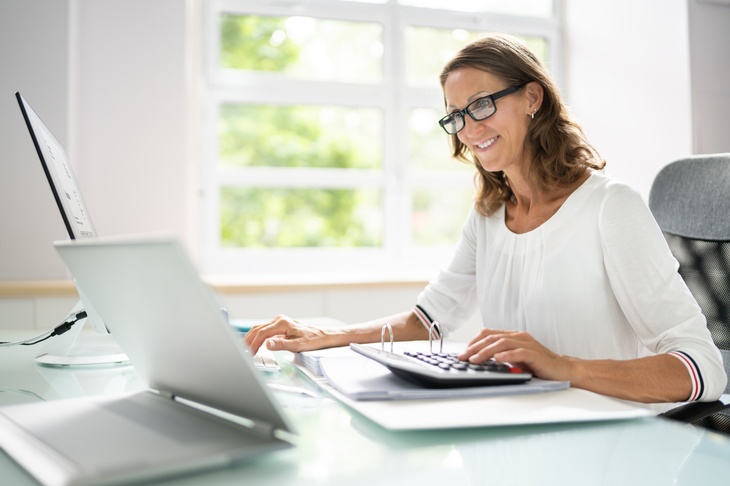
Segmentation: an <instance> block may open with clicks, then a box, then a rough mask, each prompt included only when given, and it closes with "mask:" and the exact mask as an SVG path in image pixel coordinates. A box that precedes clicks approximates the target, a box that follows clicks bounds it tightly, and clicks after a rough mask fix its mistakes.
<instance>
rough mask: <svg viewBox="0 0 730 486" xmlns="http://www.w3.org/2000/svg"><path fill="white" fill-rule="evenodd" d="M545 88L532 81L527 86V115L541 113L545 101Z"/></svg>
mask: <svg viewBox="0 0 730 486" xmlns="http://www.w3.org/2000/svg"><path fill="white" fill-rule="evenodd" d="M543 93H544V91H543V88H542V85H541V84H540V83H538V82H537V81H530V82H529V83H527V84H526V85H525V98H526V100H527V115H532V114H533V113H535V112H538V111H540V107H541V106H542V99H543Z"/></svg>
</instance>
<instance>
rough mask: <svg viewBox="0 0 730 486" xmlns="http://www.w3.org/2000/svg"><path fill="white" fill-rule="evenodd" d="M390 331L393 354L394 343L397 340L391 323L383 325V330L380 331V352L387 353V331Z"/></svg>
mask: <svg viewBox="0 0 730 486" xmlns="http://www.w3.org/2000/svg"><path fill="white" fill-rule="evenodd" d="M386 330H387V331H388V333H389V334H390V352H391V353H392V352H393V341H394V340H395V339H394V337H393V327H392V326H391V325H390V324H389V323H387V322H386V323H385V324H383V328H382V329H381V330H380V350H381V351H385V331H386Z"/></svg>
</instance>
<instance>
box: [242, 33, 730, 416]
mask: <svg viewBox="0 0 730 486" xmlns="http://www.w3.org/2000/svg"><path fill="white" fill-rule="evenodd" d="M441 85H442V89H443V93H444V101H445V104H446V111H447V115H446V116H445V117H444V118H442V119H441V120H440V121H439V124H440V125H441V126H442V128H443V129H444V130H445V131H446V132H447V133H448V134H449V135H450V136H451V142H452V147H453V153H454V156H456V157H457V158H460V159H463V160H467V161H471V162H473V163H474V165H475V167H476V169H477V175H476V181H477V186H478V195H477V198H476V202H475V205H474V208H473V209H472V210H471V211H470V213H469V215H468V217H467V220H466V222H465V224H464V227H463V230H462V236H461V239H460V241H459V243H458V245H457V248H456V251H455V255H454V257H453V259H452V261H451V263H450V264H449V266H448V267H447V268H446V269H444V270H443V271H442V272H441V273H440V274H439V276H438V277H437V278H436V279H435V280H434V281H432V282H431V283H429V285H428V286H427V287H426V289H425V290H424V291H423V292H422V293H421V295H419V297H418V301H417V305H416V307H415V308H413V309H412V310H410V311H408V312H404V313H401V314H397V315H394V316H388V317H387V318H384V319H379V320H376V321H372V322H367V323H363V324H359V325H355V326H348V327H343V328H338V329H326V330H325V329H318V328H314V327H311V326H305V325H302V324H300V323H298V322H297V321H294V320H292V319H290V318H287V317H285V316H278V317H277V318H275V319H274V320H272V321H271V322H269V323H266V324H262V325H259V326H256V327H254V328H253V329H252V330H251V332H249V333H248V335H247V336H246V342H247V344H248V345H249V346H250V347H251V349H252V351H254V352H255V351H256V350H258V348H259V347H260V346H261V345H262V343H263V342H264V341H266V340H268V341H267V347H269V348H270V349H273V350H280V349H285V350H290V351H303V350H309V349H316V348H323V347H332V346H343V345H347V344H348V343H351V342H376V341H379V340H380V336H381V328H382V325H383V323H384V322H386V321H387V322H388V323H390V325H391V326H392V328H393V331H394V335H395V338H396V339H398V340H415V339H427V338H428V332H429V327H430V325H431V323H432V322H433V321H434V320H436V321H438V322H439V323H440V325H441V327H442V328H443V330H444V331H445V333H446V334H447V335H448V332H449V331H451V330H453V329H454V328H456V327H458V326H459V325H461V324H463V323H464V322H466V321H467V319H468V318H469V317H470V316H471V315H472V314H473V312H474V311H475V310H476V309H477V308H479V310H480V312H481V316H482V319H483V322H484V326H485V328H484V329H483V330H482V331H480V332H479V333H478V335H477V336H476V337H475V338H474V339H473V340H472V341H471V342H470V343H469V345H468V346H467V348H466V349H465V350H464V352H463V353H462V354H461V355H460V358H461V359H464V360H469V361H471V362H482V361H484V360H487V359H489V358H492V357H494V358H495V359H497V360H499V361H506V362H510V363H515V364H519V365H520V366H521V367H523V368H527V369H529V370H530V371H531V372H532V373H533V374H534V375H535V376H537V377H539V378H544V379H550V380H566V381H570V382H571V385H572V386H574V387H578V388H584V389H586V390H591V391H594V392H597V393H601V394H604V395H609V396H613V397H617V398H622V399H627V400H633V401H639V402H677V401H687V400H715V399H717V397H719V395H720V394H721V393H722V392H723V390H724V388H725V384H726V379H727V378H726V375H725V372H724V370H723V366H722V361H721V357H720V354H719V351H718V350H717V348H716V347H715V346H714V344H713V343H712V340H711V338H710V334H709V332H708V330H707V328H706V324H705V318H704V316H703V315H702V313H701V311H700V309H699V307H698V305H697V303H696V301H695V300H694V298H693V297H692V295H691V294H690V293H689V291H688V289H687V287H686V286H685V284H684V282H683V281H682V279H681V277H680V276H679V274H678V273H677V263H676V260H675V259H674V258H673V257H672V255H671V253H670V251H669V249H668V247H667V244H666V242H665V240H664V237H663V235H662V234H661V231H660V230H659V228H658V226H657V225H656V223H655V221H654V219H653V217H652V215H651V213H650V212H649V209H648V208H647V206H646V205H645V203H644V202H643V200H642V199H641V197H640V196H639V194H638V193H637V192H636V191H634V190H633V189H631V188H630V187H628V186H626V185H624V184H621V183H619V182H617V181H615V180H612V179H610V178H608V177H606V176H605V175H603V174H602V173H601V172H600V170H601V169H602V168H603V166H604V162H603V161H602V160H601V159H600V158H599V156H598V155H597V153H596V151H595V150H594V149H593V147H591V145H590V144H589V143H588V142H587V141H586V140H585V139H584V136H583V132H582V130H581V129H580V127H579V126H578V125H577V124H576V123H575V122H573V121H572V120H571V119H570V116H569V114H568V113H567V109H566V107H565V106H564V105H563V104H562V102H561V100H560V95H559V91H558V89H557V87H556V86H555V85H554V83H553V82H552V81H551V79H550V77H549V76H548V74H547V72H546V70H545V69H544V67H543V66H542V65H541V64H540V62H539V60H538V59H537V58H536V57H535V56H534V54H532V53H531V52H530V51H529V49H528V48H527V47H526V46H525V45H524V44H522V43H521V42H519V41H518V40H516V39H514V38H512V37H510V36H505V35H491V36H488V37H485V38H483V39H480V40H478V41H475V42H473V43H471V44H469V45H467V46H466V47H464V48H463V49H462V50H461V51H460V52H459V53H458V54H457V55H456V56H455V57H454V58H453V59H452V60H451V61H450V62H449V63H448V64H447V65H446V66H445V67H444V69H443V71H442V74H441Z"/></svg>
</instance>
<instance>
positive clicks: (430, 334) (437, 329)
mask: <svg viewBox="0 0 730 486" xmlns="http://www.w3.org/2000/svg"><path fill="white" fill-rule="evenodd" d="M434 331H435V334H436V335H437V336H438V337H439V353H443V352H444V335H443V334H442V333H441V326H439V323H438V322H436V321H433V324H431V327H429V328H428V350H429V351H430V352H431V353H433V336H434Z"/></svg>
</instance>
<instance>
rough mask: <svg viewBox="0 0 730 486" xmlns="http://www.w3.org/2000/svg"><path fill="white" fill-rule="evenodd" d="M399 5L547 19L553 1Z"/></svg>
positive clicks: (421, 0)
mask: <svg viewBox="0 0 730 486" xmlns="http://www.w3.org/2000/svg"><path fill="white" fill-rule="evenodd" d="M398 3H400V4H401V5H409V6H412V7H426V8H440V9H446V10H457V11H461V12H488V13H499V14H507V15H525V16H529V17H542V18H549V17H552V16H553V0H509V1H505V0H398Z"/></svg>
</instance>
